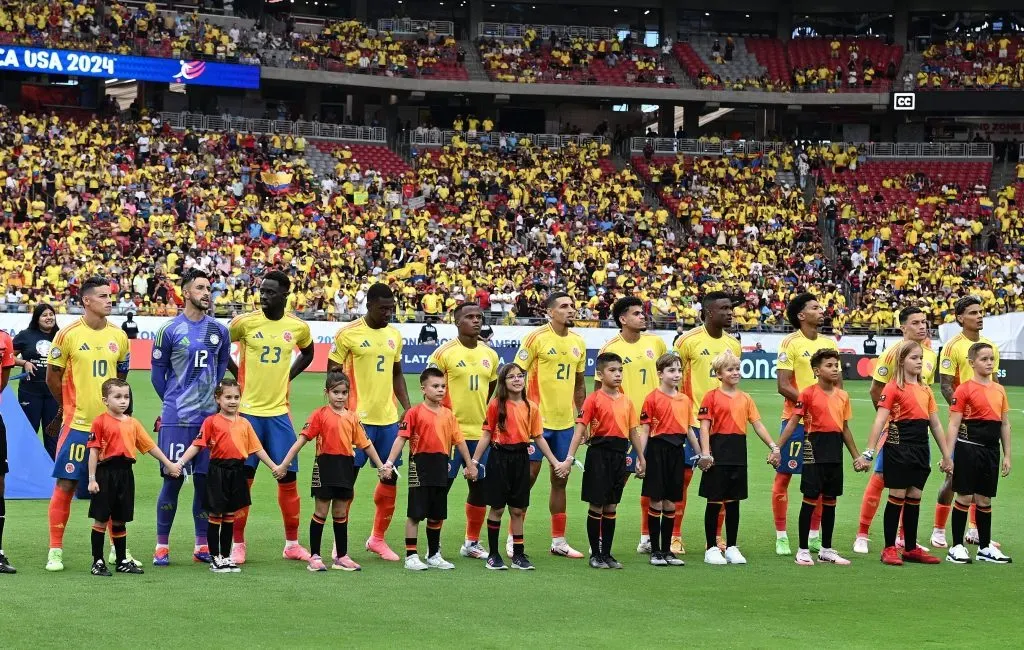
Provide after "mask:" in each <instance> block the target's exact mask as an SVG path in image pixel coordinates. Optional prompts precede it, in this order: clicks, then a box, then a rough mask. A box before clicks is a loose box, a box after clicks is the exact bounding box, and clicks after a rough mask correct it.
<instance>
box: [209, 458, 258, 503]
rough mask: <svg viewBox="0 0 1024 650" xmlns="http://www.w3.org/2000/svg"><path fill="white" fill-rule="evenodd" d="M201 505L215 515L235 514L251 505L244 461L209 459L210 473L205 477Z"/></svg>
mask: <svg viewBox="0 0 1024 650" xmlns="http://www.w3.org/2000/svg"><path fill="white" fill-rule="evenodd" d="M203 505H204V506H206V510H207V512H210V513H213V514H215V515H223V514H225V513H228V512H237V511H238V510H241V509H242V508H244V507H246V506H248V505H252V500H251V499H250V498H249V482H248V481H247V480H246V475H245V461H244V460H229V459H224V458H211V459H210V471H209V473H208V474H207V475H206V500H205V502H204V503H203Z"/></svg>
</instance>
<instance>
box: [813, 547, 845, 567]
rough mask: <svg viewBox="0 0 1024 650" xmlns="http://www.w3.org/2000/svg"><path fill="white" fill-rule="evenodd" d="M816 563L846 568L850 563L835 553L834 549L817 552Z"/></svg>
mask: <svg viewBox="0 0 1024 650" xmlns="http://www.w3.org/2000/svg"><path fill="white" fill-rule="evenodd" d="M818 561H819V562H828V563H829V564H839V565H842V566H846V565H847V564H849V563H850V561H849V560H847V559H846V558H845V557H843V556H842V555H840V554H839V553H837V552H836V550H835V549H834V548H823V549H821V550H820V551H818Z"/></svg>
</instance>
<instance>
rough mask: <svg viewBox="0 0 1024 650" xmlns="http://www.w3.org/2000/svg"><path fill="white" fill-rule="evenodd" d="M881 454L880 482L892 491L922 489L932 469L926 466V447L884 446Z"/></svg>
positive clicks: (927, 454)
mask: <svg viewBox="0 0 1024 650" xmlns="http://www.w3.org/2000/svg"><path fill="white" fill-rule="evenodd" d="M883 449H884V451H885V453H883V454H882V480H883V481H884V482H885V487H887V488H889V489H892V490H905V489H907V488H917V489H919V490H922V489H924V484H925V483H926V482H927V481H928V475H929V474H930V473H931V471H932V469H931V467H929V466H928V463H929V458H930V452H929V450H928V446H927V445H885V446H884V447H883Z"/></svg>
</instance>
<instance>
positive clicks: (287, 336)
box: [281, 331, 294, 343]
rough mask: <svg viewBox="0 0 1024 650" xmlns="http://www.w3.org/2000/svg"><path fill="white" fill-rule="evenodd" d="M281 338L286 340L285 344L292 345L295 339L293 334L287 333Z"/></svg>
mask: <svg viewBox="0 0 1024 650" xmlns="http://www.w3.org/2000/svg"><path fill="white" fill-rule="evenodd" d="M281 338H283V339H284V341H285V343H291V342H292V339H293V338H294V337H293V336H292V333H291V332H288V331H286V332H285V333H284V334H282V335H281Z"/></svg>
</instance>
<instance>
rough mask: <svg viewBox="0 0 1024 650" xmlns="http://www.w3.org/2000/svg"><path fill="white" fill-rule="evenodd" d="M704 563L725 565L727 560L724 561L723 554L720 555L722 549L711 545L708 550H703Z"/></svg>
mask: <svg viewBox="0 0 1024 650" xmlns="http://www.w3.org/2000/svg"><path fill="white" fill-rule="evenodd" d="M704 564H713V565H715V566H725V565H726V564H728V562H727V561H726V559H725V556H724V555H722V550H721V549H720V548H718V547H717V546H712V547H711V548H709V549H708V550H706V551H704Z"/></svg>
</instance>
